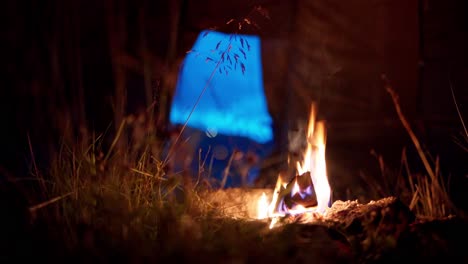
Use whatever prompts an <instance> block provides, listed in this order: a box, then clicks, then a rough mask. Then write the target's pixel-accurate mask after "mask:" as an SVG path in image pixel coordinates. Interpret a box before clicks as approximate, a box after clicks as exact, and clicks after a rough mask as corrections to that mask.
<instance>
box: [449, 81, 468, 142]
mask: <svg viewBox="0 0 468 264" xmlns="http://www.w3.org/2000/svg"><path fill="white" fill-rule="evenodd" d="M449 83H450V91H451V92H452V98H453V102H454V103H455V108H456V109H457V113H458V117H459V118H460V121H461V123H462V126H463V129H464V130H465V135H466V137H467V138H468V130H467V129H466V126H465V122H464V121H463V117H462V115H461V113H460V109H459V108H458V104H457V99H455V93H454V92H453V86H452V79H451V78H450V76H449Z"/></svg>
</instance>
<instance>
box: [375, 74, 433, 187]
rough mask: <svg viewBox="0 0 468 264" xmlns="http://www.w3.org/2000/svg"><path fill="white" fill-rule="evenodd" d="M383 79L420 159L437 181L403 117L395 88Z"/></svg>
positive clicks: (416, 139)
mask: <svg viewBox="0 0 468 264" xmlns="http://www.w3.org/2000/svg"><path fill="white" fill-rule="evenodd" d="M382 78H383V79H384V81H386V82H387V87H386V90H387V92H388V93H389V94H390V96H391V97H392V100H393V105H394V106H395V110H396V111H397V114H398V117H399V118H400V121H401V123H402V124H403V126H404V127H405V129H406V131H407V132H408V134H409V136H410V138H411V140H412V141H413V144H414V146H415V147H416V150H417V151H418V154H419V157H420V158H421V160H422V162H423V164H424V167H425V168H426V171H427V173H428V174H429V176H430V177H431V179H435V175H434V171H433V170H432V168H431V165H430V164H429V161H428V160H427V158H426V155H425V154H424V151H423V149H422V147H421V144H420V143H419V140H418V138H417V137H416V135H415V134H414V132H413V129H411V126H410V124H409V123H408V121H407V120H406V117H405V116H404V115H403V113H402V111H401V108H400V103H399V98H398V95H397V94H396V93H395V91H394V90H393V88H392V87H391V86H390V85H389V83H388V80H387V78H386V77H385V76H382Z"/></svg>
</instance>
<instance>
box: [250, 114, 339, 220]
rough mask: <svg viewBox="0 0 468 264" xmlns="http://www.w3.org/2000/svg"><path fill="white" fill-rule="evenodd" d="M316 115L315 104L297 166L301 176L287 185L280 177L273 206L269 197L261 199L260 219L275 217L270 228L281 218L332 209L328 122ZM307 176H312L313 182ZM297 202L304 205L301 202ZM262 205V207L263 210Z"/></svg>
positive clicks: (274, 194) (272, 200) (320, 212)
mask: <svg viewBox="0 0 468 264" xmlns="http://www.w3.org/2000/svg"><path fill="white" fill-rule="evenodd" d="M315 115H316V109H315V105H312V107H311V111H310V116H309V124H308V129H307V148H306V150H305V152H304V156H303V161H302V162H298V163H297V173H298V176H296V177H295V179H294V180H293V182H291V183H289V184H287V183H284V182H283V180H282V179H281V177H278V180H277V182H276V186H275V190H274V192H273V197H272V199H271V202H270V204H269V205H266V204H268V202H267V201H266V196H265V195H262V197H261V198H260V200H259V207H258V210H259V211H258V216H259V217H258V218H259V219H265V218H268V217H269V218H272V222H271V224H270V228H273V227H274V225H275V224H276V223H277V221H278V217H282V216H285V215H300V214H308V215H307V216H309V214H310V215H311V216H313V215H314V214H324V213H325V212H326V209H327V208H328V206H329V203H330V194H331V190H330V185H329V183H328V177H327V168H326V162H325V141H326V136H325V123H324V122H323V121H319V122H316V121H315ZM303 177H310V180H309V179H306V178H303ZM300 182H301V183H304V182H305V183H307V186H301V184H300ZM288 196H289V197H288ZM287 198H289V199H287ZM297 199H300V200H301V202H297ZM315 199H316V200H315ZM307 200H308V201H307ZM311 203H313V204H314V206H304V204H311ZM260 204H262V205H261V207H260ZM315 205H316V206H315ZM265 208H268V210H265ZM265 212H266V213H265ZM307 219H310V217H307Z"/></svg>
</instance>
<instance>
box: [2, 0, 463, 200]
mask: <svg viewBox="0 0 468 264" xmlns="http://www.w3.org/2000/svg"><path fill="white" fill-rule="evenodd" d="M2 5H3V7H2V11H1V12H2V13H3V14H2V15H1V17H2V18H3V19H5V21H4V22H3V23H2V24H3V27H4V30H3V31H2V43H3V45H2V46H3V47H4V48H2V49H1V51H2V60H3V63H2V65H3V70H2V72H3V74H2V76H3V77H2V78H1V81H2V84H1V95H0V100H1V103H0V105H1V108H2V109H1V111H0V112H1V114H2V118H1V122H2V128H1V133H2V135H1V137H0V141H1V143H0V146H1V152H0V157H1V158H0V165H1V166H0V169H1V171H0V173H1V174H2V175H9V176H11V177H26V176H27V175H29V173H30V172H31V170H32V169H33V167H34V166H37V167H39V169H41V170H47V168H48V166H49V164H50V161H51V159H52V158H53V157H54V155H56V154H57V150H58V149H59V146H60V144H61V142H63V141H67V142H82V141H83V140H84V141H87V140H91V139H93V138H95V137H97V135H100V134H102V133H106V135H107V136H106V137H104V138H105V140H104V148H107V149H108V148H109V147H110V145H111V144H112V140H113V138H114V136H115V135H116V133H117V131H119V127H120V124H121V123H122V121H123V120H127V118H129V117H130V118H132V120H133V123H132V124H133V125H134V127H133V130H131V131H125V134H126V135H125V137H122V138H128V139H129V140H128V141H125V140H122V141H121V142H118V143H117V144H121V147H122V148H133V147H135V146H136V143H135V141H132V140H131V139H132V136H136V137H138V135H137V134H138V131H137V129H136V128H135V127H136V124H138V126H141V127H142V129H146V130H147V129H148V128H149V127H150V128H151V130H150V132H151V133H153V134H154V135H157V136H156V139H155V140H156V141H157V142H158V144H160V146H161V147H160V150H161V151H160V152H161V153H166V152H164V151H167V148H168V143H170V142H172V141H173V140H174V138H175V137H176V136H177V135H178V133H179V132H180V127H178V126H172V125H171V124H170V122H169V114H170V110H171V102H172V99H173V96H174V94H175V91H176V84H177V80H178V77H179V75H178V74H179V70H180V67H181V65H182V62H183V60H184V58H185V56H186V55H187V53H186V52H187V51H189V50H190V49H192V46H193V45H194V43H195V41H196V39H197V38H198V37H199V34H200V32H202V31H203V30H207V29H212V30H216V31H219V32H224V33H229V34H245V35H255V36H258V37H259V38H260V40H261V46H260V50H261V61H262V65H263V66H262V71H263V89H264V94H265V98H266V102H267V108H268V109H267V110H268V113H269V114H270V116H271V119H272V123H271V125H272V131H273V135H274V138H273V141H272V142H270V144H271V145H269V151H268V154H267V155H266V154H265V155H264V156H262V157H261V160H260V161H259V162H258V164H257V161H256V160H255V158H253V160H254V162H253V163H255V164H256V165H255V166H257V169H258V171H259V172H258V174H256V184H257V185H258V186H268V185H269V184H272V183H273V184H274V181H275V180H276V176H277V175H278V171H280V170H283V169H285V167H287V161H288V157H289V158H294V157H296V156H297V155H299V154H300V152H301V151H302V150H301V146H296V145H294V144H292V141H293V140H292V139H294V138H296V137H297V135H301V133H302V132H303V130H301V129H303V128H304V127H305V126H306V123H307V120H308V115H309V107H310V104H311V102H312V101H316V102H318V118H319V119H325V120H326V122H327V132H328V134H327V165H328V171H329V179H330V184H331V185H332V189H333V193H334V198H335V199H356V198H358V197H360V196H362V195H364V196H365V195H368V193H367V192H368V190H369V184H370V183H369V182H381V180H380V178H379V177H381V175H382V172H381V168H380V167H379V161H378V158H376V155H377V156H378V155H382V158H383V160H385V162H386V166H387V167H388V168H390V169H392V170H395V171H398V170H399V169H400V161H401V158H402V150H403V149H404V148H406V151H407V157H408V163H409V164H410V166H411V169H412V171H413V172H414V173H415V174H417V173H424V168H423V166H422V164H421V162H420V160H419V158H418V156H417V154H416V151H415V149H414V146H413V145H412V142H411V141H410V138H409V136H408V134H407V133H406V131H405V130H404V128H403V126H402V124H401V122H400V120H399V119H398V116H397V114H396V112H395V108H394V106H393V103H392V100H391V97H390V96H389V94H388V93H387V92H386V91H385V89H384V85H385V83H384V82H383V81H382V79H381V75H382V74H385V75H386V76H387V78H388V79H389V80H390V83H391V85H392V86H393V88H394V89H395V91H396V92H397V93H398V94H399V97H400V104H401V107H402V110H403V112H404V114H405V115H406V117H407V118H408V120H409V121H410V123H411V125H412V127H413V129H414V131H415V133H416V134H417V136H418V138H419V139H420V140H421V141H422V142H423V144H424V145H425V147H426V148H427V150H428V151H429V152H430V153H431V155H432V156H433V157H434V158H435V157H436V156H437V155H438V156H440V166H441V171H442V172H443V175H444V176H445V177H446V180H449V179H450V184H449V188H450V193H451V194H452V197H453V199H454V202H455V203H456V204H457V205H458V206H460V207H464V208H466V204H467V203H466V198H467V197H466V195H465V194H464V191H465V190H466V188H467V187H468V184H467V183H468V178H467V177H468V174H467V171H468V170H467V167H468V162H467V158H468V151H467V148H468V141H467V138H466V137H467V135H466V134H465V132H464V129H463V126H462V122H461V120H460V116H459V114H458V113H457V108H456V104H455V102H454V99H453V95H452V90H453V93H454V95H455V98H456V101H457V103H458V104H457V105H458V107H459V110H460V112H461V114H462V115H463V117H464V118H465V119H467V118H468V114H467V113H468V111H467V110H466V109H467V103H468V92H467V90H468V89H467V85H468V63H467V58H468V51H467V49H466V47H467V46H468V26H467V25H468V17H467V16H466V14H467V12H468V2H466V1H463V0H447V1H435V0H393V1H388V0H371V1H357V0H350V1H339V0H327V1H325V0H303V1H282V0H257V1H252V0H236V1H213V0H199V1H190V0H174V1H149V0H140V1H129V0H101V1H91V0H81V1H59V0H50V1H33V0H31V1H6V2H4V3H3V4H2ZM231 19H234V20H233V22H231V23H228V22H229V21H230V20H231ZM245 19H247V20H245ZM247 21H248V22H249V23H247ZM239 25H242V27H240V26H239ZM451 87H452V90H451ZM465 122H468V121H465ZM201 132H202V133H205V131H201ZM188 136H189V135H188ZM129 142H130V143H129ZM131 142H134V143H131ZM137 147H138V146H137ZM31 149H32V150H33V152H34V157H35V165H34V162H33V160H32V158H31V157H32V155H31V151H30V150H31ZM195 149H196V148H195ZM191 151H192V152H190V153H187V154H186V155H189V156H190V155H192V156H193V155H194V153H193V151H194V150H193V149H192V150H191ZM229 151H233V150H232V149H231V148H229ZM155 152H156V151H155ZM195 152H196V150H195ZM178 153H179V154H180V153H181V152H178ZM195 154H196V153H195ZM218 154H219V153H218ZM219 155H220V156H218V157H220V158H219V159H220V160H225V161H226V162H227V159H228V158H229V156H230V153H228V155H224V154H219ZM246 156H248V155H246ZM160 158H161V159H164V156H163V155H162V156H161V157H160ZM247 162H251V163H252V158H251V157H250V158H249V159H248V161H247Z"/></svg>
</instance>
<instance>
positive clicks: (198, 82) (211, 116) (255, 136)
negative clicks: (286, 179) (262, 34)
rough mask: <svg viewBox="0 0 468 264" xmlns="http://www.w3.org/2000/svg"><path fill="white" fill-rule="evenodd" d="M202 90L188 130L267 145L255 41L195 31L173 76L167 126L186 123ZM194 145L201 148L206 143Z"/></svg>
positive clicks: (269, 134)
mask: <svg viewBox="0 0 468 264" xmlns="http://www.w3.org/2000/svg"><path fill="white" fill-rule="evenodd" d="M205 86H206V90H205V91H204V94H203V95H202V97H201V98H200V101H199V103H198V105H197V106H196V108H195V110H194V111H193V113H192V115H191V116H190V118H189V120H188V123H187V126H188V127H191V128H194V129H197V130H200V131H208V130H209V131H211V132H213V131H214V132H215V133H217V134H218V135H220V136H233V137H241V138H245V139H247V140H250V141H252V142H255V143H258V144H270V143H271V142H272V140H273V131H272V127H271V125H272V118H271V116H270V114H269V113H268V107H267V102H266V98H265V95H264V90H263V75H262V63H261V51H260V38H259V37H257V36H251V35H231V34H224V33H220V32H215V31H203V32H201V33H200V35H199V37H198V39H197V40H196V42H195V44H194V46H193V48H192V50H191V51H190V52H189V53H188V54H187V56H186V58H185V60H184V63H183V66H182V68H181V70H180V73H179V78H178V82H177V86H176V91H175V94H174V97H173V100H172V105H171V110H170V116H169V118H170V123H171V124H175V125H177V124H178V125H183V124H184V123H185V122H186V120H187V118H188V116H189V114H190V112H191V111H192V108H193V106H194V105H195V104H196V102H197V98H199V96H200V94H201V93H202V91H203V90H204V88H205ZM202 141H203V140H202ZM200 144H201V145H202V147H203V144H209V142H206V143H203V142H201V143H200ZM262 155H263V154H262Z"/></svg>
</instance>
